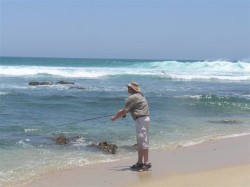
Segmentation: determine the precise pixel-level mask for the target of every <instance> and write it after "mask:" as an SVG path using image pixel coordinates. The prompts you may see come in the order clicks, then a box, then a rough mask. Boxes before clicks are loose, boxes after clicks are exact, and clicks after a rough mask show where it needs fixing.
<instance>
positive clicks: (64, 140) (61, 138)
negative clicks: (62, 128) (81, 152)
mask: <svg viewBox="0 0 250 187" xmlns="http://www.w3.org/2000/svg"><path fill="white" fill-rule="evenodd" d="M55 141H56V143H57V144H68V143H69V139H68V138H66V137H64V136H59V137H57V138H55Z"/></svg>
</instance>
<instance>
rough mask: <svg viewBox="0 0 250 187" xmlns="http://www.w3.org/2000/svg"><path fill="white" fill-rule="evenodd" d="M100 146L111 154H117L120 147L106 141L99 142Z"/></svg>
mask: <svg viewBox="0 0 250 187" xmlns="http://www.w3.org/2000/svg"><path fill="white" fill-rule="evenodd" d="M98 147H99V148H101V149H102V150H103V151H105V152H107V153H110V154H115V153H116V150H117V149H118V147H117V146H116V145H115V144H109V143H107V142H106V141H104V142H100V143H99V144H98Z"/></svg>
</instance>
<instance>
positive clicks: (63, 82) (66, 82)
mask: <svg viewBox="0 0 250 187" xmlns="http://www.w3.org/2000/svg"><path fill="white" fill-rule="evenodd" d="M56 84H75V83H73V82H68V81H58V82H56Z"/></svg>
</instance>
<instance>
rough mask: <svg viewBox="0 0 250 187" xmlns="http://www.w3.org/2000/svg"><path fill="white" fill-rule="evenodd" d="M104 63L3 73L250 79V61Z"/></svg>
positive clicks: (0, 72) (0, 70)
mask: <svg viewBox="0 0 250 187" xmlns="http://www.w3.org/2000/svg"><path fill="white" fill-rule="evenodd" d="M110 63H111V64H113V66H112V65H109V66H108V65H107V63H105V64H106V65H105V66H103V67H100V66H99V67H98V66H96V63H95V64H94V65H93V66H92V67H90V64H88V65H87V66H85V67H84V66H82V67H68V66H64V67H61V66H53V67H52V66H30V65H28V66H27V65H14V66H13V65H12V66H7V65H2V66H0V76H14V77H22V76H56V77H69V78H101V77H105V76H117V75H119V76H120V75H139V76H156V77H159V78H163V79H181V80H213V79H215V80H231V81H244V80H250V63H249V62H241V61H238V62H229V61H196V62H180V61H158V62H157V61H155V62H129V63H125V62H123V61H118V62H117V63H114V62H110Z"/></svg>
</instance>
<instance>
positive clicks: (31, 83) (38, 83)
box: [29, 81, 51, 86]
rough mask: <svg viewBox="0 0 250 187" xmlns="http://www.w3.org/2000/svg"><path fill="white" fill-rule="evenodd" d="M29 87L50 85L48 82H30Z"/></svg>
mask: <svg viewBox="0 0 250 187" xmlns="http://www.w3.org/2000/svg"><path fill="white" fill-rule="evenodd" d="M29 85H30V86H39V85H51V83H49V82H36V81H32V82H29Z"/></svg>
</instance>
